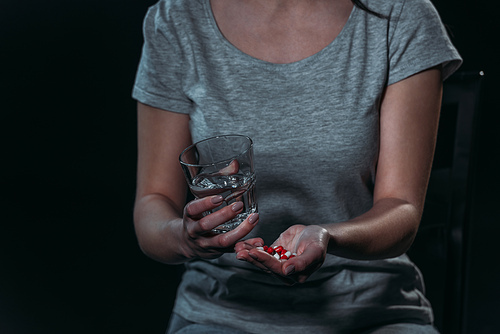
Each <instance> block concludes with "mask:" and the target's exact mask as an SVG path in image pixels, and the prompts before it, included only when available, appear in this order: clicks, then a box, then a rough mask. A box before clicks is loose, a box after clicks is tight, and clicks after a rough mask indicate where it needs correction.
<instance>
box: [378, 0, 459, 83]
mask: <svg viewBox="0 0 500 334" xmlns="http://www.w3.org/2000/svg"><path fill="white" fill-rule="evenodd" d="M391 28H392V31H390V33H391V35H390V40H389V66H390V68H389V77H388V84H389V85H390V84H393V83H395V82H398V81H400V80H403V79H405V78H407V77H409V76H411V75H413V74H416V73H418V72H421V71H423V70H425V69H428V68H431V67H434V66H437V65H442V68H443V80H444V79H446V78H447V77H449V76H450V75H451V74H452V73H453V72H454V71H456V70H457V69H458V67H460V65H461V63H462V59H461V57H460V55H459V53H458V52H457V50H456V49H455V47H454V46H453V44H452V43H451V41H450V38H449V36H448V34H447V32H446V29H445V27H444V25H443V23H442V22H441V18H440V17H439V14H438V12H437V10H436V9H435V7H434V6H433V5H432V3H431V2H430V1H429V0H406V1H404V2H403V4H402V8H401V12H400V15H399V17H398V18H391Z"/></svg>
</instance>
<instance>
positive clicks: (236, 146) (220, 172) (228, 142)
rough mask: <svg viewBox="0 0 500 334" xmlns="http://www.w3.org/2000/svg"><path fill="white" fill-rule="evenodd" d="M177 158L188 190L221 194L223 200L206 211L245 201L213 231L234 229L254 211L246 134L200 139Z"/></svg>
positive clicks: (202, 194)
mask: <svg viewBox="0 0 500 334" xmlns="http://www.w3.org/2000/svg"><path fill="white" fill-rule="evenodd" d="M179 161H180V163H181V166H182V170H183V171H184V175H185V177H186V181H187V183H188V186H189V189H190V190H191V193H192V194H193V195H194V196H195V197H196V198H203V197H206V196H211V195H221V196H222V197H223V198H224V201H223V203H222V204H221V205H220V206H219V207H217V208H215V209H214V210H212V211H210V212H205V215H207V214H210V213H212V212H215V211H217V210H220V209H221V208H223V207H225V206H227V205H231V204H232V203H234V202H236V201H241V202H243V204H244V208H243V211H242V212H241V213H240V214H238V215H237V216H236V217H235V218H234V219H232V220H230V221H228V222H226V223H224V224H222V225H219V226H217V227H216V228H214V229H213V230H212V231H213V232H215V233H226V232H228V231H231V230H233V229H235V228H236V227H237V226H238V225H240V224H241V223H242V222H243V221H244V220H245V219H246V218H247V217H248V216H249V215H251V214H252V213H254V212H257V202H256V197H255V179H256V178H255V171H254V164H253V142H252V139H250V138H249V137H247V136H242V135H223V136H216V137H212V138H208V139H204V140H202V141H199V142H197V143H195V144H193V145H191V146H189V147H187V148H186V149H185V150H184V151H183V152H182V153H181V155H180V157H179Z"/></svg>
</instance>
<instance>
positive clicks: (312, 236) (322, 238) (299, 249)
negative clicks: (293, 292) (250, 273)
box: [234, 225, 330, 285]
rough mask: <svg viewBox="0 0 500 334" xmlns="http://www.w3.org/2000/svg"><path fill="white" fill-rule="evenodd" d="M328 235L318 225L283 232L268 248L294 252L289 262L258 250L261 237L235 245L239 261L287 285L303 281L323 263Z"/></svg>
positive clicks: (295, 226)
mask: <svg viewBox="0 0 500 334" xmlns="http://www.w3.org/2000/svg"><path fill="white" fill-rule="evenodd" d="M329 239H330V236H329V234H328V231H327V230H326V229H324V228H323V227H321V226H318V225H309V226H304V225H293V226H291V227H290V228H288V229H287V230H286V231H285V232H283V233H282V234H281V235H280V236H279V238H278V239H276V241H275V242H274V243H273V244H272V245H271V247H274V246H282V247H283V248H285V249H287V250H289V251H291V252H292V253H296V254H297V255H296V256H295V257H293V258H291V259H289V260H278V259H276V258H275V257H274V256H272V255H270V254H268V253H267V252H265V251H263V250H260V249H258V248H257V247H259V246H263V245H264V242H263V240H262V239H261V238H253V239H249V240H244V241H240V242H238V243H237V244H236V246H235V248H234V249H235V252H236V258H237V259H238V260H242V261H246V262H249V263H252V264H253V265H255V266H256V267H258V268H260V269H262V270H264V271H266V272H269V273H272V274H274V275H276V276H277V277H278V278H280V279H281V280H282V281H284V282H285V283H286V284H289V285H293V284H295V283H297V282H298V283H303V282H305V281H306V280H307V279H308V278H309V276H311V274H312V273H313V272H315V271H316V270H317V269H318V268H319V267H321V265H322V264H323V262H324V261H325V257H326V252H327V249H328V242H329Z"/></svg>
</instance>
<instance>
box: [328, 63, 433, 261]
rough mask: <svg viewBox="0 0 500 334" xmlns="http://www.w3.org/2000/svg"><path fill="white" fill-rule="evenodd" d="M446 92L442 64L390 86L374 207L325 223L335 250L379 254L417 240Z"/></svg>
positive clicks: (393, 253)
mask: <svg viewBox="0 0 500 334" xmlns="http://www.w3.org/2000/svg"><path fill="white" fill-rule="evenodd" d="M441 96H442V80H441V69H440V67H439V68H438V67H436V68H432V69H429V70H426V71H423V72H421V73H418V74H415V75H413V76H411V77H409V78H407V79H405V80H402V81H400V82H397V83H395V84H393V85H391V86H389V87H387V90H386V92H385V95H384V97H383V100H382V105H381V110H380V153H379V160H378V165H377V172H376V179H375V190H374V205H373V208H372V209H371V210H369V211H368V212H367V213H365V214H363V215H361V216H359V217H357V218H355V219H353V220H350V221H348V222H344V223H339V224H330V225H326V226H324V227H325V228H326V229H327V230H328V232H329V235H330V242H329V252H331V253H333V254H336V255H339V256H343V257H349V258H354V259H379V258H387V257H394V256H398V255H401V254H403V253H404V252H405V251H406V250H407V249H408V248H409V247H410V246H411V244H412V242H413V239H414V238H415V235H416V232H417V230H418V226H419V223H420V219H421V216H422V211H423V205H424V200H425V194H426V190H427V184H428V179H429V174H430V170H431V166H432V159H433V155H434V148H435V142H436V135H437V128H438V121H439V111H440V107H441Z"/></svg>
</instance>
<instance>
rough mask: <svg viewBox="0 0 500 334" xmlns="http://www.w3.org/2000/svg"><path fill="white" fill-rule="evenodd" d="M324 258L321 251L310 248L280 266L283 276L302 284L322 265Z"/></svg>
mask: <svg viewBox="0 0 500 334" xmlns="http://www.w3.org/2000/svg"><path fill="white" fill-rule="evenodd" d="M323 261H324V256H323V254H322V251H321V249H319V248H316V247H310V248H308V249H306V250H305V251H304V253H302V254H300V255H299V256H295V257H293V258H292V259H290V260H288V261H284V263H283V265H282V272H283V275H285V276H287V277H289V278H292V279H294V280H295V281H297V282H299V283H304V282H305V281H306V280H307V279H308V278H309V276H311V274H312V273H313V272H315V271H316V270H317V269H318V268H319V267H321V265H322V264H323Z"/></svg>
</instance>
